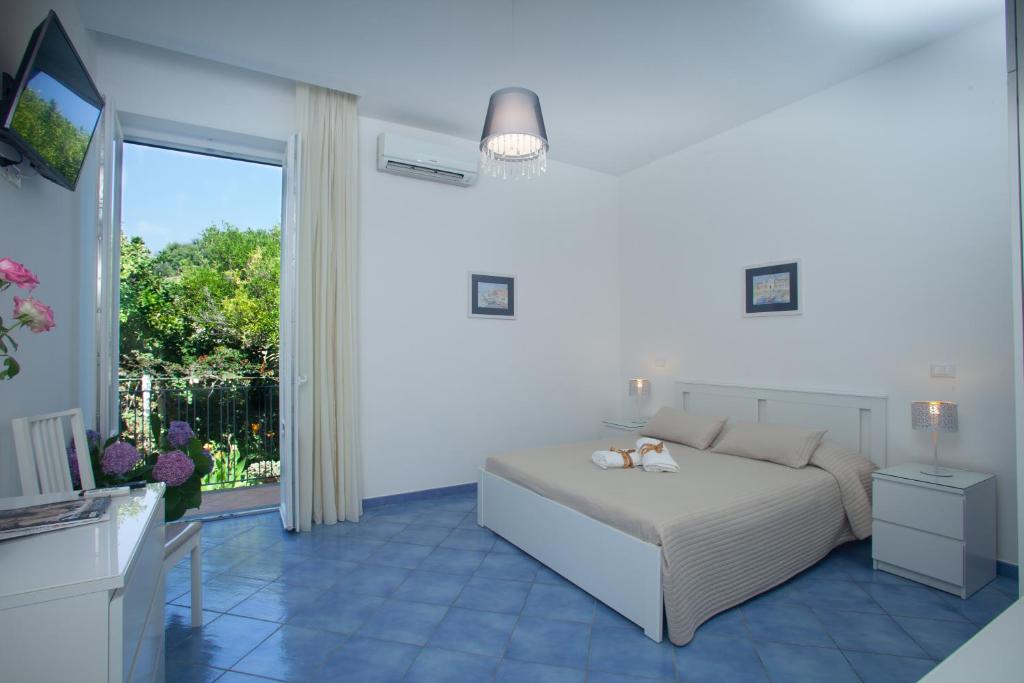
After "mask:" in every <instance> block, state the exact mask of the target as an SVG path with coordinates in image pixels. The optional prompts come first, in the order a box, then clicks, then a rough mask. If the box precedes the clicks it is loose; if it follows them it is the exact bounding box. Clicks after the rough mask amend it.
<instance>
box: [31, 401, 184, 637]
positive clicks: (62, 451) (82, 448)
mask: <svg viewBox="0 0 1024 683" xmlns="http://www.w3.org/2000/svg"><path fill="white" fill-rule="evenodd" d="M65 420H66V421H68V422H69V423H70V425H71V438H72V440H73V442H74V444H75V455H76V456H77V458H78V472H79V476H80V477H81V480H82V489H94V488H96V479H95V477H94V476H93V472H92V460H91V459H90V458H89V443H88V441H87V439H86V436H85V423H84V422H83V420H82V411H81V410H79V409H78V408H72V409H71V410H65V411H63V412H60V413H50V414H49V415H37V416H36V417H16V418H14V419H13V420H11V427H12V429H13V430H14V449H15V451H16V452H17V455H18V473H19V474H20V475H21V494H22V495H23V496H31V495H33V494H37V493H56V492H60V491H72V490H74V487H73V486H72V484H71V466H70V465H69V464H68V454H67V447H66V446H65V444H66V443H67V437H66V436H65V430H64V423H65ZM202 528H203V525H202V522H187V523H177V524H168V525H167V526H166V527H165V528H164V572H165V573H166V572H167V570H168V569H170V568H171V567H173V566H174V565H176V564H177V563H178V562H179V561H181V559H182V558H183V557H185V554H186V553H192V559H191V564H192V626H193V627H196V626H202V624H203V581H202V579H203V575H202V567H201V564H200V550H199V542H200V538H201V532H202Z"/></svg>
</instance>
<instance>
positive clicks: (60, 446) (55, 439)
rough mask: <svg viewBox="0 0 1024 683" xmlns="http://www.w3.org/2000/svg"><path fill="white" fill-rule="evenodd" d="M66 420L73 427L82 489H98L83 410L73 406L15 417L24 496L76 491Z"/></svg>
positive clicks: (13, 424)
mask: <svg viewBox="0 0 1024 683" xmlns="http://www.w3.org/2000/svg"><path fill="white" fill-rule="evenodd" d="M65 422H67V423H69V424H70V427H71V438H72V440H73V442H74V444H75V455H76V456H77V459H78V473H79V475H80V477H81V480H82V488H83V489H92V488H96V480H95V479H94V478H93V474H92V461H91V460H90V459H89V442H88V441H87V440H86V436H85V424H84V422H83V421H82V411H81V410H79V409H78V408H72V409H71V410H65V411H63V412H60V413H50V414H49V415H37V416H35V417H16V418H14V419H13V420H11V427H12V428H13V430H14V449H15V451H16V452H17V454H18V472H19V473H20V475H21V495H23V496H31V495H33V494H36V493H55V492H59V491H71V490H73V488H74V487H73V486H72V484H71V466H70V465H69V464H68V452H67V444H68V441H67V437H66V436H65V434H66V432H65V429H64V425H65Z"/></svg>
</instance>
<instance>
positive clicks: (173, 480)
mask: <svg viewBox="0 0 1024 683" xmlns="http://www.w3.org/2000/svg"><path fill="white" fill-rule="evenodd" d="M195 469H196V464H195V463H194V462H192V459H191V458H189V457H188V456H187V455H185V454H184V453H182V452H181V451H170V452H168V453H161V454H160V456H159V457H158V458H157V459H156V465H154V466H153V478H154V479H156V480H157V481H162V482H164V483H165V484H167V485H168V486H181V485H182V484H184V483H185V482H186V481H188V478H189V477H191V476H192V473H193V472H194V471H195Z"/></svg>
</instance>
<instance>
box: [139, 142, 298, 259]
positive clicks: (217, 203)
mask: <svg viewBox="0 0 1024 683" xmlns="http://www.w3.org/2000/svg"><path fill="white" fill-rule="evenodd" d="M121 202H122V203H121V231H122V232H123V233H124V234H125V235H127V236H129V237H136V236H137V237H141V238H142V239H143V240H144V241H145V242H146V246H148V247H149V250H150V251H151V252H152V253H153V254H155V253H156V252H158V251H160V250H161V249H163V248H164V247H165V246H167V244H169V243H171V242H190V241H192V240H193V239H195V238H196V237H198V236H199V234H200V233H201V232H202V231H203V230H204V229H205V228H206V227H207V226H209V225H214V224H217V225H219V224H220V223H221V222H222V221H226V222H228V223H232V224H234V225H237V226H238V227H240V228H269V227H271V226H274V225H278V224H280V222H281V169H280V167H278V166H267V165H264V164H255V163H251V162H247V161H236V160H234V159H222V158H219V157H211V156H205V155H203V154H192V153H189V152H178V151H174V150H168V149H160V148H158V147H147V146H145V145H135V144H131V143H125V146H124V175H123V188H122V200H121Z"/></svg>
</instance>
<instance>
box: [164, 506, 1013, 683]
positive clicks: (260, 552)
mask: <svg viewBox="0 0 1024 683" xmlns="http://www.w3.org/2000/svg"><path fill="white" fill-rule="evenodd" d="M475 507H476V500H475V497H474V495H471V494H454V495H450V496H447V497H440V498H434V499H430V500H420V501H415V502H405V503H397V504H393V505H388V506H384V507H377V508H373V509H371V510H369V511H368V512H367V514H366V516H365V517H364V519H363V521H362V522H361V523H359V524H338V525H334V526H328V527H324V526H320V527H316V528H315V529H314V531H313V532H312V533H308V534H291V533H287V532H284V531H282V530H281V528H280V519H279V517H278V515H277V514H264V515H254V516H249V517H240V518H235V519H228V520H221V521H215V522H208V523H207V524H206V525H205V526H204V527H203V560H202V562H203V586H204V588H203V589H204V607H205V614H204V625H203V626H202V628H199V629H194V630H193V629H191V628H190V627H189V610H188V605H189V593H188V591H189V566H188V561H187V560H186V561H185V562H184V563H182V564H181V565H179V566H177V567H175V568H174V569H172V570H171V571H170V572H169V574H168V577H167V602H168V605H167V680H168V681H169V682H175V681H188V682H190V683H191V682H198V681H214V680H216V681H219V682H220V683H233V682H240V681H265V680H267V679H270V680H278V681H357V682H363V681H366V682H373V681H381V682H384V681H410V682H421V681H422V682H426V681H440V682H444V683H460V682H462V681H496V682H499V683H508V682H516V681H526V682H528V683H556V682H558V683H560V682H562V681H567V682H573V683H583V682H584V681H588V682H589V683H642V682H647V683H650V682H651V681H685V682H687V683H706V682H712V681H713V682H727V681H742V682H743V683H753V682H757V681H774V682H776V683H784V682H790V681H792V682H802V681H829V683H840V682H842V681H865V682H868V683H874V682H875V681H879V682H882V681H885V682H890V683H891V682H899V681H916V680H917V679H918V678H920V677H921V676H923V675H924V674H925V673H926V672H928V671H929V670H930V669H931V668H932V667H933V666H935V663H936V662H937V661H939V660H941V659H942V658H944V657H946V656H947V655H949V653H951V652H952V651H953V650H955V649H956V648H957V647H959V646H960V644H962V643H963V642H964V641H965V640H967V639H968V638H970V637H971V636H972V635H973V634H974V633H975V632H976V631H977V630H978V629H979V628H980V627H982V626H983V625H984V624H986V623H987V622H988V621H990V620H991V619H992V618H993V617H995V616H996V615H997V614H999V612H1001V611H1002V610H1003V609H1005V608H1006V607H1007V606H1008V605H1009V604H1010V603H1011V602H1012V601H1013V600H1014V596H1015V595H1016V591H1017V585H1016V582H1015V581H1012V580H1009V579H1007V578H1005V577H1000V578H998V579H996V580H995V581H994V582H992V583H991V584H989V585H988V586H986V587H985V588H983V589H982V590H981V591H979V592H978V593H976V594H975V595H974V596H973V597H972V598H971V599H970V600H966V601H963V600H960V599H959V598H956V597H954V596H951V595H948V594H946V593H942V592H940V591H935V590H932V589H930V588H926V587H924V586H920V585H918V584H916V583H912V582H910V581H906V580H904V579H901V578H899V577H896V576H892V575H889V574H885V573H882V572H875V571H872V569H871V562H870V545H869V544H868V543H854V544H848V545H846V546H843V547H841V548H838V549H837V550H836V551H834V552H833V553H832V554H831V555H830V556H829V557H827V558H826V559H825V560H823V561H822V562H820V563H819V564H818V565H816V566H814V567H812V568H811V569H809V570H808V571H806V572H804V573H803V574H801V575H800V576H798V577H796V578H794V579H793V580H791V581H789V582H787V583H786V584H784V585H782V586H779V587H778V588H776V589H775V590H773V591H771V592H769V593H767V594H765V595H762V596H759V597H758V598H755V599H754V600H751V601H749V602H747V603H746V604H744V605H741V606H740V607H737V608H735V609H732V610H730V611H728V612H725V613H723V614H720V615H718V616H717V617H715V618H714V619H712V620H711V621H709V622H707V623H706V624H704V625H703V626H702V627H701V628H700V629H699V630H698V632H697V635H696V637H695V638H694V639H693V641H692V642H691V643H690V644H689V645H687V646H686V647H675V646H673V645H672V644H671V643H669V642H668V641H667V640H666V641H665V642H663V643H661V644H657V643H654V642H652V641H650V640H648V639H647V638H646V637H645V636H644V635H643V633H642V632H641V631H640V629H639V628H637V627H636V626H634V625H633V624H631V623H629V622H628V621H626V620H625V619H623V618H622V617H621V616H619V615H618V614H616V613H615V612H613V611H612V610H610V609H608V608H607V607H605V606H604V605H603V604H601V603H600V602H597V601H595V600H594V599H593V598H592V597H590V596H589V595H587V594H586V593H584V592H583V591H581V590H579V589H578V588H576V587H575V586H573V585H572V584H570V583H568V582H567V581H565V580H564V579H563V578H561V577H560V576H558V575H557V574H555V573H554V572H552V571H550V570H549V569H547V568H546V567H544V566H542V565H541V564H539V563H538V562H537V561H535V560H534V559H532V558H531V557H529V556H528V555H525V554H524V553H522V552H520V551H519V550H518V549H516V548H515V547H513V546H512V545H510V544H508V543H506V542H505V541H503V540H502V539H500V538H498V537H497V536H495V535H494V534H492V533H490V532H489V531H486V530H484V529H481V528H479V527H477V525H476V519H475V517H476V512H475Z"/></svg>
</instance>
